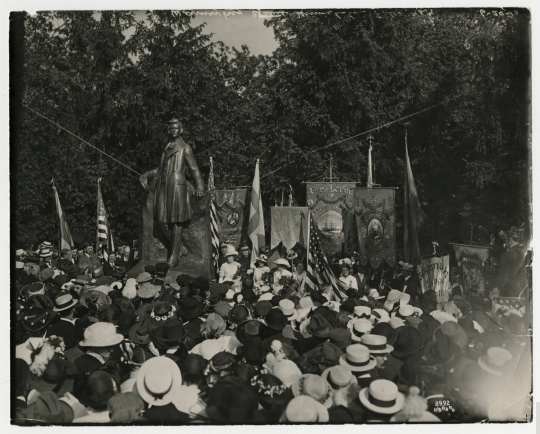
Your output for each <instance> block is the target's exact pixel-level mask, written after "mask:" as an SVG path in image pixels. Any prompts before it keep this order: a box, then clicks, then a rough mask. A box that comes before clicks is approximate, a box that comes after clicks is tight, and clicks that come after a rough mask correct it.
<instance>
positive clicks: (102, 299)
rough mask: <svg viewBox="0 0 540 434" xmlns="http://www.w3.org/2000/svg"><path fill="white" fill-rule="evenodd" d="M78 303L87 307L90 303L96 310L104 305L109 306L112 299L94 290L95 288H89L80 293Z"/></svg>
mask: <svg viewBox="0 0 540 434" xmlns="http://www.w3.org/2000/svg"><path fill="white" fill-rule="evenodd" d="M79 303H80V304H81V306H84V307H88V308H90V305H92V306H93V307H94V308H95V309H96V311H99V310H101V309H103V308H104V307H105V306H110V305H111V304H112V300H111V298H110V297H109V296H108V295H107V294H104V293H103V292H101V291H96V290H95V289H90V290H88V291H86V292H85V293H84V294H83V295H81V298H80V299H79Z"/></svg>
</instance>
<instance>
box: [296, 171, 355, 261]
mask: <svg viewBox="0 0 540 434" xmlns="http://www.w3.org/2000/svg"><path fill="white" fill-rule="evenodd" d="M355 187H356V184H355V183H354V182H308V183H307V184H306V188H307V191H306V200H307V206H308V208H309V210H310V211H312V212H313V214H312V216H313V221H314V223H315V225H317V227H318V229H319V231H320V234H321V244H322V246H323V248H324V251H325V252H326V254H327V256H328V259H329V260H330V261H331V257H332V256H333V255H335V254H336V253H340V252H341V251H342V250H343V244H344V241H345V240H346V239H347V238H348V237H349V234H350V232H352V231H353V225H352V219H347V218H346V219H344V218H343V217H344V214H345V213H347V212H349V213H352V212H353V208H354V188H355Z"/></svg>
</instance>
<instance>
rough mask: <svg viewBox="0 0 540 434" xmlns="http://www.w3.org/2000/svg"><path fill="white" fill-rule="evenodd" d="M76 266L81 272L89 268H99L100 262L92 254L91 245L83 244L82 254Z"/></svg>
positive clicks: (92, 248)
mask: <svg viewBox="0 0 540 434" xmlns="http://www.w3.org/2000/svg"><path fill="white" fill-rule="evenodd" d="M77 265H78V266H79V267H80V268H82V269H83V270H86V269H87V268H91V267H96V268H101V262H100V260H99V258H98V257H97V255H96V254H95V253H94V247H93V246H92V245H91V244H88V243H86V244H85V246H84V253H83V254H82V255H81V256H79V258H78V264H77Z"/></svg>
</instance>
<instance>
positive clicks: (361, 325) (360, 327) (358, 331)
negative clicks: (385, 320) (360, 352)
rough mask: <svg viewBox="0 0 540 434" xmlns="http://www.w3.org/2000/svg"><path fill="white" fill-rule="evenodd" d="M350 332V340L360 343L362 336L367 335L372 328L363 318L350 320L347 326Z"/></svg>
mask: <svg viewBox="0 0 540 434" xmlns="http://www.w3.org/2000/svg"><path fill="white" fill-rule="evenodd" d="M347 327H348V328H350V330H351V338H352V340H353V341H355V342H360V340H361V339H362V336H364V335H365V334H366V333H369V332H370V331H371V329H372V328H373V326H372V324H371V321H370V320H368V319H364V318H359V319H356V320H352V321H351V322H350V323H349V324H348V325H347Z"/></svg>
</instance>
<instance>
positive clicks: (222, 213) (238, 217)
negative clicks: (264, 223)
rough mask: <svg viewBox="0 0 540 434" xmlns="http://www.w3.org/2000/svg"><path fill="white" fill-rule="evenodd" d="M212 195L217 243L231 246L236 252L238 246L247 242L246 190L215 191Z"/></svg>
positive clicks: (247, 209)
mask: <svg viewBox="0 0 540 434" xmlns="http://www.w3.org/2000/svg"><path fill="white" fill-rule="evenodd" d="M214 194H215V204H216V214H217V224H218V235H219V241H220V243H227V244H232V245H233V246H234V247H235V248H236V250H238V248H239V247H240V244H241V243H242V242H244V241H247V240H248V236H247V227H248V223H249V206H246V196H247V189H246V188H238V189H234V190H215V191H214ZM248 205H249V204H248Z"/></svg>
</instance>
